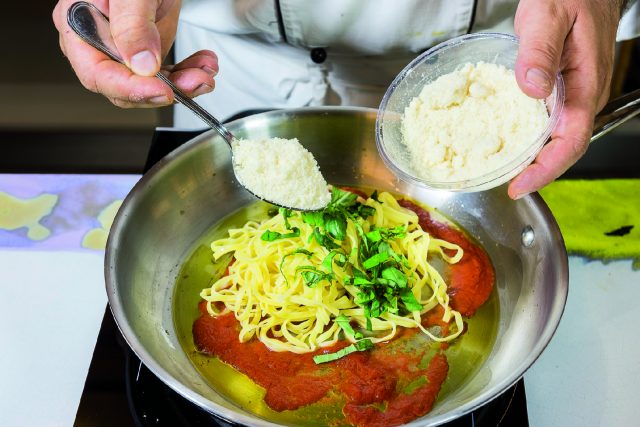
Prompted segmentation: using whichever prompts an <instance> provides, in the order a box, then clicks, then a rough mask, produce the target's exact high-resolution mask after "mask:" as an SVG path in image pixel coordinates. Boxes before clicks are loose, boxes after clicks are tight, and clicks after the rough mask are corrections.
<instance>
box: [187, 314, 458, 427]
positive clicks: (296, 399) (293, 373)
mask: <svg viewBox="0 0 640 427" xmlns="http://www.w3.org/2000/svg"><path fill="white" fill-rule="evenodd" d="M200 311H201V313H202V315H201V316H200V317H199V318H198V319H197V320H196V321H195V323H194V325H193V337H194V341H195V343H196V347H197V348H198V350H199V351H202V352H204V353H206V354H209V355H212V356H216V357H218V358H219V359H220V360H222V361H223V362H225V363H228V364H229V365H231V366H233V367H234V368H236V369H237V370H238V371H240V372H242V373H244V374H245V375H247V376H248V377H249V378H251V379H252V380H253V381H254V382H255V383H256V384H258V385H260V386H262V387H263V388H265V390H266V395H265V398H264V401H265V403H266V404H267V405H268V406H269V407H270V408H271V409H273V410H275V411H284V410H294V409H298V408H300V407H302V406H305V405H309V404H311V403H315V402H318V401H320V400H322V399H323V398H324V399H331V394H330V392H331V391H334V392H338V393H342V394H343V395H344V396H345V397H346V405H345V406H344V408H343V412H344V415H345V417H346V420H347V422H349V423H351V424H353V425H355V426H394V425H398V424H403V423H406V422H408V421H410V420H412V419H415V418H417V417H419V416H422V415H424V414H426V413H427V412H429V411H430V410H431V408H432V407H433V404H434V402H435V400H436V397H437V396H438V392H439V391H440V387H441V386H442V383H443V382H444V380H445V379H446V377H447V373H448V370H449V367H448V365H447V362H446V358H445V356H444V355H443V354H441V353H436V355H435V356H433V357H432V358H431V360H430V362H429V364H428V366H427V368H426V369H418V368H416V366H417V365H418V364H419V363H420V360H421V359H422V357H423V356H424V354H425V352H426V350H425V351H422V352H415V351H414V352H407V353H404V352H401V351H397V352H390V351H386V349H385V345H377V346H376V347H375V348H374V349H373V350H371V351H367V352H358V353H352V354H350V355H348V356H346V357H343V358H342V359H339V360H337V361H336V362H334V363H329V364H322V365H316V364H315V363H314V362H313V356H314V355H316V354H321V353H332V352H334V351H338V350H339V349H340V348H343V347H345V346H346V345H347V344H348V343H344V342H341V343H338V344H336V345H335V346H333V347H329V348H326V349H322V350H319V351H316V352H314V353H306V354H294V353H290V352H274V351H271V350H269V349H268V348H267V347H266V346H265V345H264V344H262V343H261V342H260V341H258V340H255V339H254V340H251V341H249V342H246V343H241V342H240V341H238V332H239V330H240V325H239V323H238V321H237V320H236V318H235V317H234V316H233V314H232V313H229V314H226V315H223V316H219V317H212V316H210V315H209V314H208V313H207V311H206V305H205V303H204V302H202V303H201V305H200ZM416 333H417V331H416V330H415V329H403V330H402V331H401V332H399V334H398V335H399V336H397V337H396V338H394V340H398V339H402V338H409V337H411V336H412V335H414V334H416ZM420 376H424V377H425V378H426V381H425V383H424V385H421V386H419V387H418V388H416V389H415V390H413V391H412V392H411V393H410V394H406V393H404V392H403V391H402V390H398V387H397V386H398V384H399V383H400V382H403V383H408V382H410V381H411V380H415V379H417V378H418V377H420ZM334 394H335V393H334ZM372 404H383V405H385V406H386V409H385V410H384V411H381V410H380V409H379V407H378V406H372Z"/></svg>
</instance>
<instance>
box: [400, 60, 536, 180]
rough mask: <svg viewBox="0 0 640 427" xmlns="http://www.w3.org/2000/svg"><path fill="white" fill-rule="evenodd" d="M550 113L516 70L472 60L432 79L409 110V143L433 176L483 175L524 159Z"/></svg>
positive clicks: (405, 126)
mask: <svg viewBox="0 0 640 427" xmlns="http://www.w3.org/2000/svg"><path fill="white" fill-rule="evenodd" d="M548 118H549V114H548V113H547V108H546V106H545V103H544V101H542V100H539V99H533V98H529V97H528V96H527V95H525V94H524V93H523V92H522V91H521V90H520V88H519V87H518V84H517V83H516V79H515V74H514V72H513V71H512V70H509V69H507V68H505V67H504V66H501V65H497V64H489V63H484V62H479V63H477V64H471V63H468V64H466V65H464V66H463V67H462V68H461V69H459V70H457V71H454V72H452V73H449V74H445V75H443V76H441V77H439V78H438V79H436V80H435V81H433V82H431V83H429V84H427V85H425V86H424V88H423V89H422V91H421V93H420V95H418V96H417V97H415V98H414V99H413V100H412V101H411V103H410V104H409V106H408V107H407V108H406V109H405V112H404V116H403V119H402V134H403V143H404V144H405V145H406V146H407V148H408V150H409V152H410V154H411V162H412V167H413V168H414V170H415V171H416V172H417V173H418V174H420V177H421V178H423V179H426V180H430V181H438V182H453V181H464V180H470V179H474V178H478V177H480V176H482V175H484V174H486V173H489V172H492V171H495V170H497V169H499V168H501V167H503V166H505V165H507V164H509V163H511V162H512V161H513V160H515V159H516V158H518V157H519V156H520V155H521V154H523V153H524V152H525V151H526V149H527V148H528V147H529V146H530V145H531V144H532V143H533V142H534V141H536V139H537V138H539V136H540V135H542V133H543V131H544V129H545V127H546V125H547V121H548Z"/></svg>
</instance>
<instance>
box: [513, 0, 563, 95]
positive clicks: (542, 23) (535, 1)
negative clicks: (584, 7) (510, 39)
mask: <svg viewBox="0 0 640 427" xmlns="http://www.w3.org/2000/svg"><path fill="white" fill-rule="evenodd" d="M553 3H554V2H553V1H545V0H529V1H522V2H520V5H519V6H518V12H517V13H516V23H515V30H516V34H517V35H518V36H519V37H520V47H519V48H518V58H517V59H516V69H515V72H516V80H517V82H518V85H519V86H520V89H521V90H522V91H523V92H524V93H525V94H527V95H529V96H530V97H532V98H539V99H541V98H546V97H548V96H549V95H551V91H552V90H553V86H554V84H555V76H556V74H557V73H558V71H559V69H560V58H561V56H562V50H563V48H564V41H565V38H566V37H567V34H568V33H569V31H570V29H571V21H570V20H569V19H567V18H568V17H567V16H566V14H563V13H560V12H559V11H558V6H557V5H554V4H553Z"/></svg>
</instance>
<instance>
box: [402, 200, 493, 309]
mask: <svg viewBox="0 0 640 427" xmlns="http://www.w3.org/2000/svg"><path fill="white" fill-rule="evenodd" d="M398 204H400V206H403V207H405V208H407V209H410V210H412V211H413V212H415V213H416V215H418V218H419V223H420V226H421V227H422V229H423V230H424V231H426V232H428V233H429V234H431V235H432V236H434V237H435V238H437V239H442V240H446V241H448V242H451V243H455V244H456V245H458V246H460V247H461V248H462V250H463V251H464V256H463V257H462V259H461V260H460V261H458V263H456V264H453V265H452V266H451V267H450V272H449V275H450V277H449V278H448V280H447V283H448V291H447V292H448V294H449V297H450V298H451V307H452V308H453V309H454V310H456V311H459V312H460V313H461V314H462V315H463V316H467V317H471V316H473V314H474V313H475V312H476V310H477V309H478V308H479V307H480V306H481V305H482V304H484V303H485V301H486V300H487V299H488V298H489V295H491V290H492V289H493V283H494V280H495V273H494V271H493V266H492V265H491V261H490V260H489V257H488V256H487V254H486V252H485V251H484V250H482V248H480V247H479V246H478V245H476V244H475V243H473V242H472V241H471V240H469V238H468V237H467V236H465V235H464V233H463V232H462V231H459V230H456V229H454V228H452V227H451V226H449V225H448V224H445V223H442V222H437V221H435V220H433V219H432V218H431V215H430V214H429V212H428V211H427V210H425V209H423V208H421V207H420V206H418V205H416V204H415V203H413V202H411V201H409V200H399V201H398Z"/></svg>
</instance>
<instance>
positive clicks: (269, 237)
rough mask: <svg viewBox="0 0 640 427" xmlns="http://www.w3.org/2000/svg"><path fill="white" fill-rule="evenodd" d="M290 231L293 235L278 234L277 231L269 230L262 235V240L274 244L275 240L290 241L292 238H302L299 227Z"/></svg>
mask: <svg viewBox="0 0 640 427" xmlns="http://www.w3.org/2000/svg"><path fill="white" fill-rule="evenodd" d="M290 230H291V233H278V232H277V231H272V230H267V231H265V232H264V233H262V236H260V239H262V240H264V241H265V242H273V241H274V240H278V239H288V238H290V237H299V236H300V229H299V228H298V227H293V228H291V229H290Z"/></svg>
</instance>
